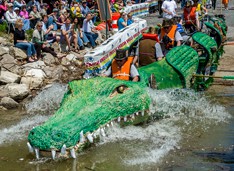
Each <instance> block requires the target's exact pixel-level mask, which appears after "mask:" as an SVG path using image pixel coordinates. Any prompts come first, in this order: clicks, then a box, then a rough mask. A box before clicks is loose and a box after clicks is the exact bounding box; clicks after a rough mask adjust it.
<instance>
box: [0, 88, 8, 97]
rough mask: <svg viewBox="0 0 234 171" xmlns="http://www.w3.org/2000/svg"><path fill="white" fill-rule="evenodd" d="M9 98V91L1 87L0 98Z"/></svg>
mask: <svg viewBox="0 0 234 171" xmlns="http://www.w3.org/2000/svg"><path fill="white" fill-rule="evenodd" d="M6 96H8V90H7V89H6V88H5V85H4V86H0V98H3V97H6Z"/></svg>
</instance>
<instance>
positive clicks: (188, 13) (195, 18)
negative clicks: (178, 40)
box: [184, 0, 200, 33]
mask: <svg viewBox="0 0 234 171" xmlns="http://www.w3.org/2000/svg"><path fill="white" fill-rule="evenodd" d="M184 21H185V28H186V30H189V32H190V33H193V32H195V31H196V30H197V31H199V30H200V22H199V15H198V11H197V6H196V5H193V2H192V1H190V0H189V1H187V2H186V5H185V7H184Z"/></svg>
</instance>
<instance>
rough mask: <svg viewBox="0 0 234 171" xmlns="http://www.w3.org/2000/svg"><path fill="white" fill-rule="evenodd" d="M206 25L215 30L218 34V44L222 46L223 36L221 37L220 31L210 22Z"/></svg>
mask: <svg viewBox="0 0 234 171" xmlns="http://www.w3.org/2000/svg"><path fill="white" fill-rule="evenodd" d="M205 25H206V27H208V28H209V29H211V30H214V31H215V32H216V33H217V34H218V40H217V41H218V42H217V44H218V46H220V45H221V43H222V36H221V33H220V31H219V30H218V29H217V28H216V27H214V25H213V24H211V23H209V22H205Z"/></svg>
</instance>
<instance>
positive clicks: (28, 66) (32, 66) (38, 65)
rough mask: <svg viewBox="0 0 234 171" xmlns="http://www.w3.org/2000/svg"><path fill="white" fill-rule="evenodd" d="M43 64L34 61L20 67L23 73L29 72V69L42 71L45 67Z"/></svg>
mask: <svg viewBox="0 0 234 171" xmlns="http://www.w3.org/2000/svg"><path fill="white" fill-rule="evenodd" d="M45 66H46V65H45V63H44V62H43V61H36V62H32V63H27V64H25V65H23V66H22V68H23V70H24V71H27V70H30V69H43V68H44V67H45Z"/></svg>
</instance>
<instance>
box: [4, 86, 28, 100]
mask: <svg viewBox="0 0 234 171" xmlns="http://www.w3.org/2000/svg"><path fill="white" fill-rule="evenodd" d="M6 89H7V90H8V94H9V96H10V97H11V98H12V99H14V100H22V99H24V98H25V97H27V96H28V94H29V88H28V86H27V85H26V84H14V83H11V84H8V85H6Z"/></svg>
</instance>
